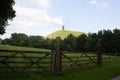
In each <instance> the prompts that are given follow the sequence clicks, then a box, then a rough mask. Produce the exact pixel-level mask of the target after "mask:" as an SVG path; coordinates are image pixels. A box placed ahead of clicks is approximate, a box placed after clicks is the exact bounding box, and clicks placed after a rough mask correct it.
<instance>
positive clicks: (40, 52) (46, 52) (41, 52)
mask: <svg viewBox="0 0 120 80" xmlns="http://www.w3.org/2000/svg"><path fill="white" fill-rule="evenodd" d="M0 52H17V53H21V52H22V53H34V54H35V53H36V54H37V53H38V54H52V53H51V52H50V51H25V50H4V49H3V50H2V49H0Z"/></svg>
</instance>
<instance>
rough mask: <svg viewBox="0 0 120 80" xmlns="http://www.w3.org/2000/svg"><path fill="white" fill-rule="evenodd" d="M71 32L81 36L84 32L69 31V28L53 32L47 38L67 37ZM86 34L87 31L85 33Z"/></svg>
mask: <svg viewBox="0 0 120 80" xmlns="http://www.w3.org/2000/svg"><path fill="white" fill-rule="evenodd" d="M69 34H73V35H74V36H79V35H81V34H83V32H77V31H69V30H58V31H56V32H53V33H51V34H49V35H47V36H46V37H47V38H56V37H61V39H64V38H66V37H67V36H68V35H69ZM84 34H86V33H84Z"/></svg>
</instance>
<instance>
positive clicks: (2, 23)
mask: <svg viewBox="0 0 120 80" xmlns="http://www.w3.org/2000/svg"><path fill="white" fill-rule="evenodd" d="M14 4H15V2H14V0H0V34H1V35H2V34H4V33H5V27H6V26H7V25H8V20H12V19H13V18H14V17H15V11H14V10H13V5H14Z"/></svg>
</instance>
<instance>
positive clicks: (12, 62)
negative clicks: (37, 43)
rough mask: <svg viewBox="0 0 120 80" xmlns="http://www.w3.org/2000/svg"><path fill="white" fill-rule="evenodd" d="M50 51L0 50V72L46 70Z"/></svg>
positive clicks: (49, 61) (49, 68) (48, 68)
mask: <svg viewBox="0 0 120 80" xmlns="http://www.w3.org/2000/svg"><path fill="white" fill-rule="evenodd" d="M51 54H52V53H51V52H40V51H21V50H0V72H29V71H30V72H47V71H50V70H51Z"/></svg>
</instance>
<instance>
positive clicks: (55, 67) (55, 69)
mask: <svg viewBox="0 0 120 80" xmlns="http://www.w3.org/2000/svg"><path fill="white" fill-rule="evenodd" d="M61 60H62V59H61V50H60V46H59V44H57V46H55V49H54V50H53V51H52V55H51V72H52V74H58V73H60V72H61V64H62V63H61V62H62V61H61Z"/></svg>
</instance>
